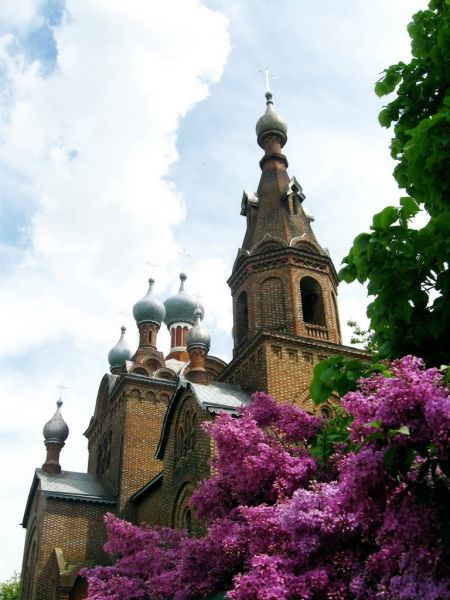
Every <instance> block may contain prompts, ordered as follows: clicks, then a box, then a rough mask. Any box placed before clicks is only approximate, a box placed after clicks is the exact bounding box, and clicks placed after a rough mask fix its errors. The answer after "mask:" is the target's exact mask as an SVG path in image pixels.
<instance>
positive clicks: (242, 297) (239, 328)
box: [236, 292, 248, 344]
mask: <svg viewBox="0 0 450 600" xmlns="http://www.w3.org/2000/svg"><path fill="white" fill-rule="evenodd" d="M247 332H248V300H247V292H241V293H240V294H239V297H238V299H237V304H236V338H237V343H238V344H240V343H241V342H244V341H245V339H246V337H247Z"/></svg>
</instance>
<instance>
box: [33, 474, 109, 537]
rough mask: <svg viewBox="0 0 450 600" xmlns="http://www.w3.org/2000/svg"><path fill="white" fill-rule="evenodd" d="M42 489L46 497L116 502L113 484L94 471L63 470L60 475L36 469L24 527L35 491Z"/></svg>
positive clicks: (104, 502) (100, 502) (106, 502)
mask: <svg viewBox="0 0 450 600" xmlns="http://www.w3.org/2000/svg"><path fill="white" fill-rule="evenodd" d="M38 485H40V491H41V494H42V495H43V496H45V497H46V498H56V499H61V500H69V501H80V502H95V503H99V504H115V503H116V494H115V492H114V488H113V487H112V485H111V484H110V483H109V482H108V481H106V480H105V479H103V478H102V477H100V476H98V475H94V474H93V473H77V472H75V471H61V473H59V474H58V475H53V474H50V473H46V472H45V471H43V470H42V469H36V472H35V475H34V479H33V483H32V485H31V490H30V493H29V495H28V501H27V505H26V508H25V514H24V516H23V522H22V525H23V527H26V525H27V521H28V516H29V512H30V510H31V505H32V503H33V498H34V495H35V491H36V489H37V487H38Z"/></svg>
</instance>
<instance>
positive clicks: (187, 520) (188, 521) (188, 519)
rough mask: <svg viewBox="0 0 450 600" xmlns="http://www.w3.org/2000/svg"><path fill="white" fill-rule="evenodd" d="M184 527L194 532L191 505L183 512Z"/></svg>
mask: <svg viewBox="0 0 450 600" xmlns="http://www.w3.org/2000/svg"><path fill="white" fill-rule="evenodd" d="M183 529H186V531H187V532H188V533H189V535H191V534H192V510H191V509H190V508H189V507H188V508H186V509H185V511H184V513H183Z"/></svg>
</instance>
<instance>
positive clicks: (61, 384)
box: [56, 382, 67, 402]
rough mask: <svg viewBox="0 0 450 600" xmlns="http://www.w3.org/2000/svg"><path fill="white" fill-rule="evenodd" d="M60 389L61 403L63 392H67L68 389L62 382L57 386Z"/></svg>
mask: <svg viewBox="0 0 450 600" xmlns="http://www.w3.org/2000/svg"><path fill="white" fill-rule="evenodd" d="M56 387H57V388H58V389H59V401H60V402H61V401H62V395H63V390H67V387H66V386H65V385H64V384H63V383H62V382H61V383H60V384H59V385H57V386H56Z"/></svg>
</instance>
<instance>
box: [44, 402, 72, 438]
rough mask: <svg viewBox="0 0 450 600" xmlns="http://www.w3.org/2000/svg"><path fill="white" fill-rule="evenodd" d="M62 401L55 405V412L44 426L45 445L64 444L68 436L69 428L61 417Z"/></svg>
mask: <svg viewBox="0 0 450 600" xmlns="http://www.w3.org/2000/svg"><path fill="white" fill-rule="evenodd" d="M61 406H62V400H58V401H57V403H56V412H55V414H54V415H53V417H52V418H51V419H50V421H48V423H46V424H45V425H44V429H43V433H44V439H45V443H53V444H61V445H62V444H64V442H65V441H66V439H67V436H68V435H69V428H68V426H67V423H66V422H65V421H64V419H63V418H62V415H61Z"/></svg>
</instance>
